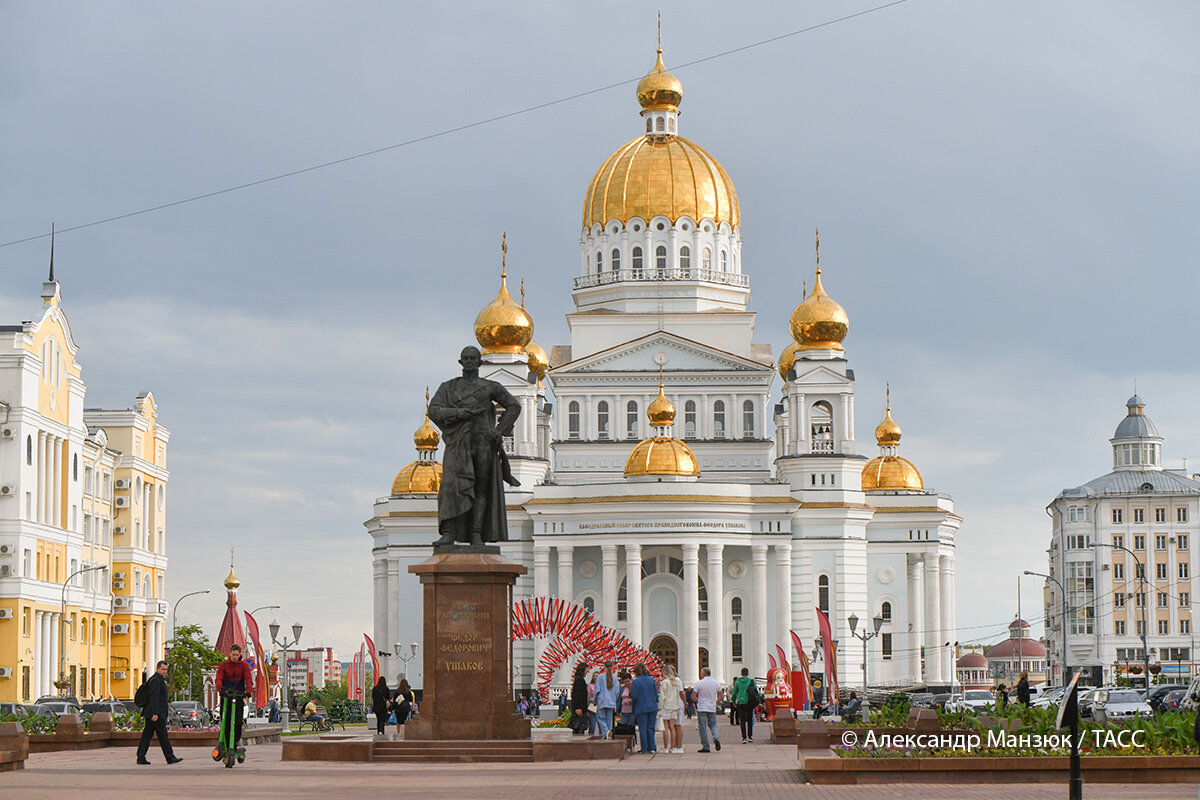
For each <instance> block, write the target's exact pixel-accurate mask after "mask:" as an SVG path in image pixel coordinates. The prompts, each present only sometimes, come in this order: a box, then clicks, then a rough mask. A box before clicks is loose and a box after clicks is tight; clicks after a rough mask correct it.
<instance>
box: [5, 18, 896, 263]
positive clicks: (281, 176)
mask: <svg viewBox="0 0 1200 800" xmlns="http://www.w3.org/2000/svg"><path fill="white" fill-rule="evenodd" d="M907 2H908V0H892V2H890V3H884V4H883V5H879V6H875V7H873V8H868V9H864V10H863V11H856V12H855V13H853V14H846V15H845V16H842V17H838V18H836V19H831V20H826V21H825V22H820V23H817V24H816V25H810V26H808V27H806V28H800V29H798V30H794V31H790V32H788V33H782V34H779V35H778V36H772V37H770V38H769V39H762V40H760V41H757V42H751V43H750V44H744V45H741V46H740V47H734V48H732V49H730V50H724V51H722V52H720V53H714V54H712V55H708V56H704V57H703V58H697V59H695V60H693V61H688V62H686V63H684V64H679V65H678V66H676V67H675V69H677V70H678V69H685V68H687V67H692V66H695V65H697V64H704V63H706V62H709V61H715V60H717V59H720V58H725V57H727V56H731V55H735V54H737V53H742V52H745V51H747V50H752V49H754V48H756V47H762V46H764V45H768V44H774V43H775V42H779V41H782V40H784V39H789V38H791V37H793V36H799V35H801V34H804V33H811V32H812V31H816V30H820V29H821V28H828V27H829V26H831V25H836V24H838V23H841V22H847V21H849V20H852V19H856V18H858V17H864V16H866V15H868V14H874V13H875V12H877V11H883V10H885V9H888V8H891V7H892V6H898V5H902V4H903V3H907ZM639 80H641V76H639V77H637V78H627V79H625V80H621V81H616V82H615V83H609V84H606V85H604V86H600V87H597V88H595V89H588V90H586V91H582V92H576V93H575V94H571V95H567V96H566V97H560V98H558V99H557V100H548V101H546V102H544V103H537V104H536V105H532V106H526V107H525V108H521V109H517V110H515V111H508V112H505V113H503V114H497V115H496V116H493V117H487V118H486V119H481V120H477V121H475V122H469V123H466V124H464V125H457V126H455V127H453V128H445V129H443V130H440V131H437V132H435V133H429V134H425V135H424V136H417V137H415V138H413V139H407V140H405V141H403V142H397V143H396V144H390V145H386V146H384V147H377V148H375V149H374V150H367V151H365V152H362V153H355V154H354V155H350V156H344V157H342V158H335V159H333V160H332V161H324V162H322V163H320V164H313V165H311V166H307V167H301V168H300V169H294V170H291V171H289V172H283V173H280V174H278V175H272V176H270V177H268V178H260V179H258V180H254V181H248V182H246V183H240V184H237V185H236V186H227V187H225V188H224V189H217V190H214V191H211V192H205V193H203V194H197V195H192V196H191V197H185V198H182V199H180V200H173V201H171V202H169V203H160V204H159V205H156V206H150V207H149V208H143V209H139V210H137V211H130V212H127V213H125V214H117V215H116V216H112V217H105V218H104V219H98V220H93V221H92V222H85V223H83V224H80V225H73V226H70V227H67V228H59V229H58V233H59V234H60V235H61V234H64V233H71V232H72V231H78V230H83V229H84V228H92V227H95V226H97V225H106V224H108V223H110V222H119V221H120V220H124V219H129V218H130V217H138V216H141V215H143V214H150V213H152V212H155V211H162V210H164V209H168V208H174V207H176V206H182V205H186V204H188V203H195V202H197V201H199V200H207V199H209V198H212V197H219V196H221V195H224V194H229V193H231V192H238V191H241V190H243V189H250V188H253V187H255V186H262V185H263V184H266V183H273V182H275V181H281V180H284V179H285V178H294V177H296V176H298V175H304V174H306V173H309V172H315V171H317V170H320V169H326V168H328V167H335V166H339V165H341V164H346V163H349V162H351V161H357V160H358V159H361V158H368V157H370V156H376V155H379V154H381V153H387V152H390V151H392V150H398V149H400V148H402V147H409V146H411V145H414V144H420V143H421V142H427V141H430V140H432V139H437V138H440V137H442V136H449V135H450V134H452V133H461V132H462V131H467V130H471V129H472V128H479V127H482V126H484V125H491V124H492V123H494V122H500V121H502V120H506V119H511V118H513V117H519V116H522V115H524V114H530V113H532V112H534V111H541V110H542V109H544V108H550V107H551V106H557V105H561V104H563V103H569V102H571V101H572V100H579V99H580V98H583V97H589V96H591V95H594V94H600V93H601V92H607V91H609V90H611V89H616V88H617V87H620V86H626V85H628V84H631V83H636V82H637V81H639ZM49 235H50V234H48V233H39V234H37V235H35V236H26V237H24V238H22V239H13V240H12V241H8V242H4V243H3V244H0V247H11V246H12V245H16V244H24V243H25V242H32V241H36V240H38V239H44V238H46V237H47V236H49Z"/></svg>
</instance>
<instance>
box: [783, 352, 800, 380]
mask: <svg viewBox="0 0 1200 800" xmlns="http://www.w3.org/2000/svg"><path fill="white" fill-rule="evenodd" d="M799 347H800V345H798V344H796V343H795V342H792V343H791V344H789V345H788V346H787V347H785V348H783V352H782V353H780V354H779V377H781V378H783V380H784V382H786V381H787V379H788V376H787V374H788V370H790V369H791V368H792V367H794V366H796V350H797V349H798V348H799Z"/></svg>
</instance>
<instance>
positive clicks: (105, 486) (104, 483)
mask: <svg viewBox="0 0 1200 800" xmlns="http://www.w3.org/2000/svg"><path fill="white" fill-rule="evenodd" d="M100 488H101V495H102V496H103V497H104V499H105V500H112V473H111V472H108V471H105V473H104V477H103V478H101V480H100Z"/></svg>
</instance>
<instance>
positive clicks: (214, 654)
mask: <svg viewBox="0 0 1200 800" xmlns="http://www.w3.org/2000/svg"><path fill="white" fill-rule="evenodd" d="M167 648H168V649H169V650H170V651H171V655H170V658H169V659H168V661H169V662H170V664H171V669H170V670H169V671H168V672H167V689H168V690H170V692H171V697H173V698H177V697H181V696H186V697H188V698H191V699H197V698H202V697H203V696H204V670H206V669H209V668H211V667H215V666H216V665H217V664H219V663H221V662H222V661H224V660H225V656H223V655H221V653H220V652H219V651H217V650H215V649H213V646H212V644H211V643H210V642H209V641H208V637H207V636H205V635H204V630H203V629H202V628H201V627H200V626H199V625H183V626H180V627H179V628H177V629H176V630H175V635H174V636H173V637H172V638H171V639H170V640H169V641H168V642H167Z"/></svg>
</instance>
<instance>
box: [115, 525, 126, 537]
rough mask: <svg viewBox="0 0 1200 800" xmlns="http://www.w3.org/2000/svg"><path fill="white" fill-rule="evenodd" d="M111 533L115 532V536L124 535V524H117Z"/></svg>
mask: <svg viewBox="0 0 1200 800" xmlns="http://www.w3.org/2000/svg"><path fill="white" fill-rule="evenodd" d="M113 533H115V534H116V535H117V536H124V535H125V526H124V525H117V526H116V527H115V528H113Z"/></svg>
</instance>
